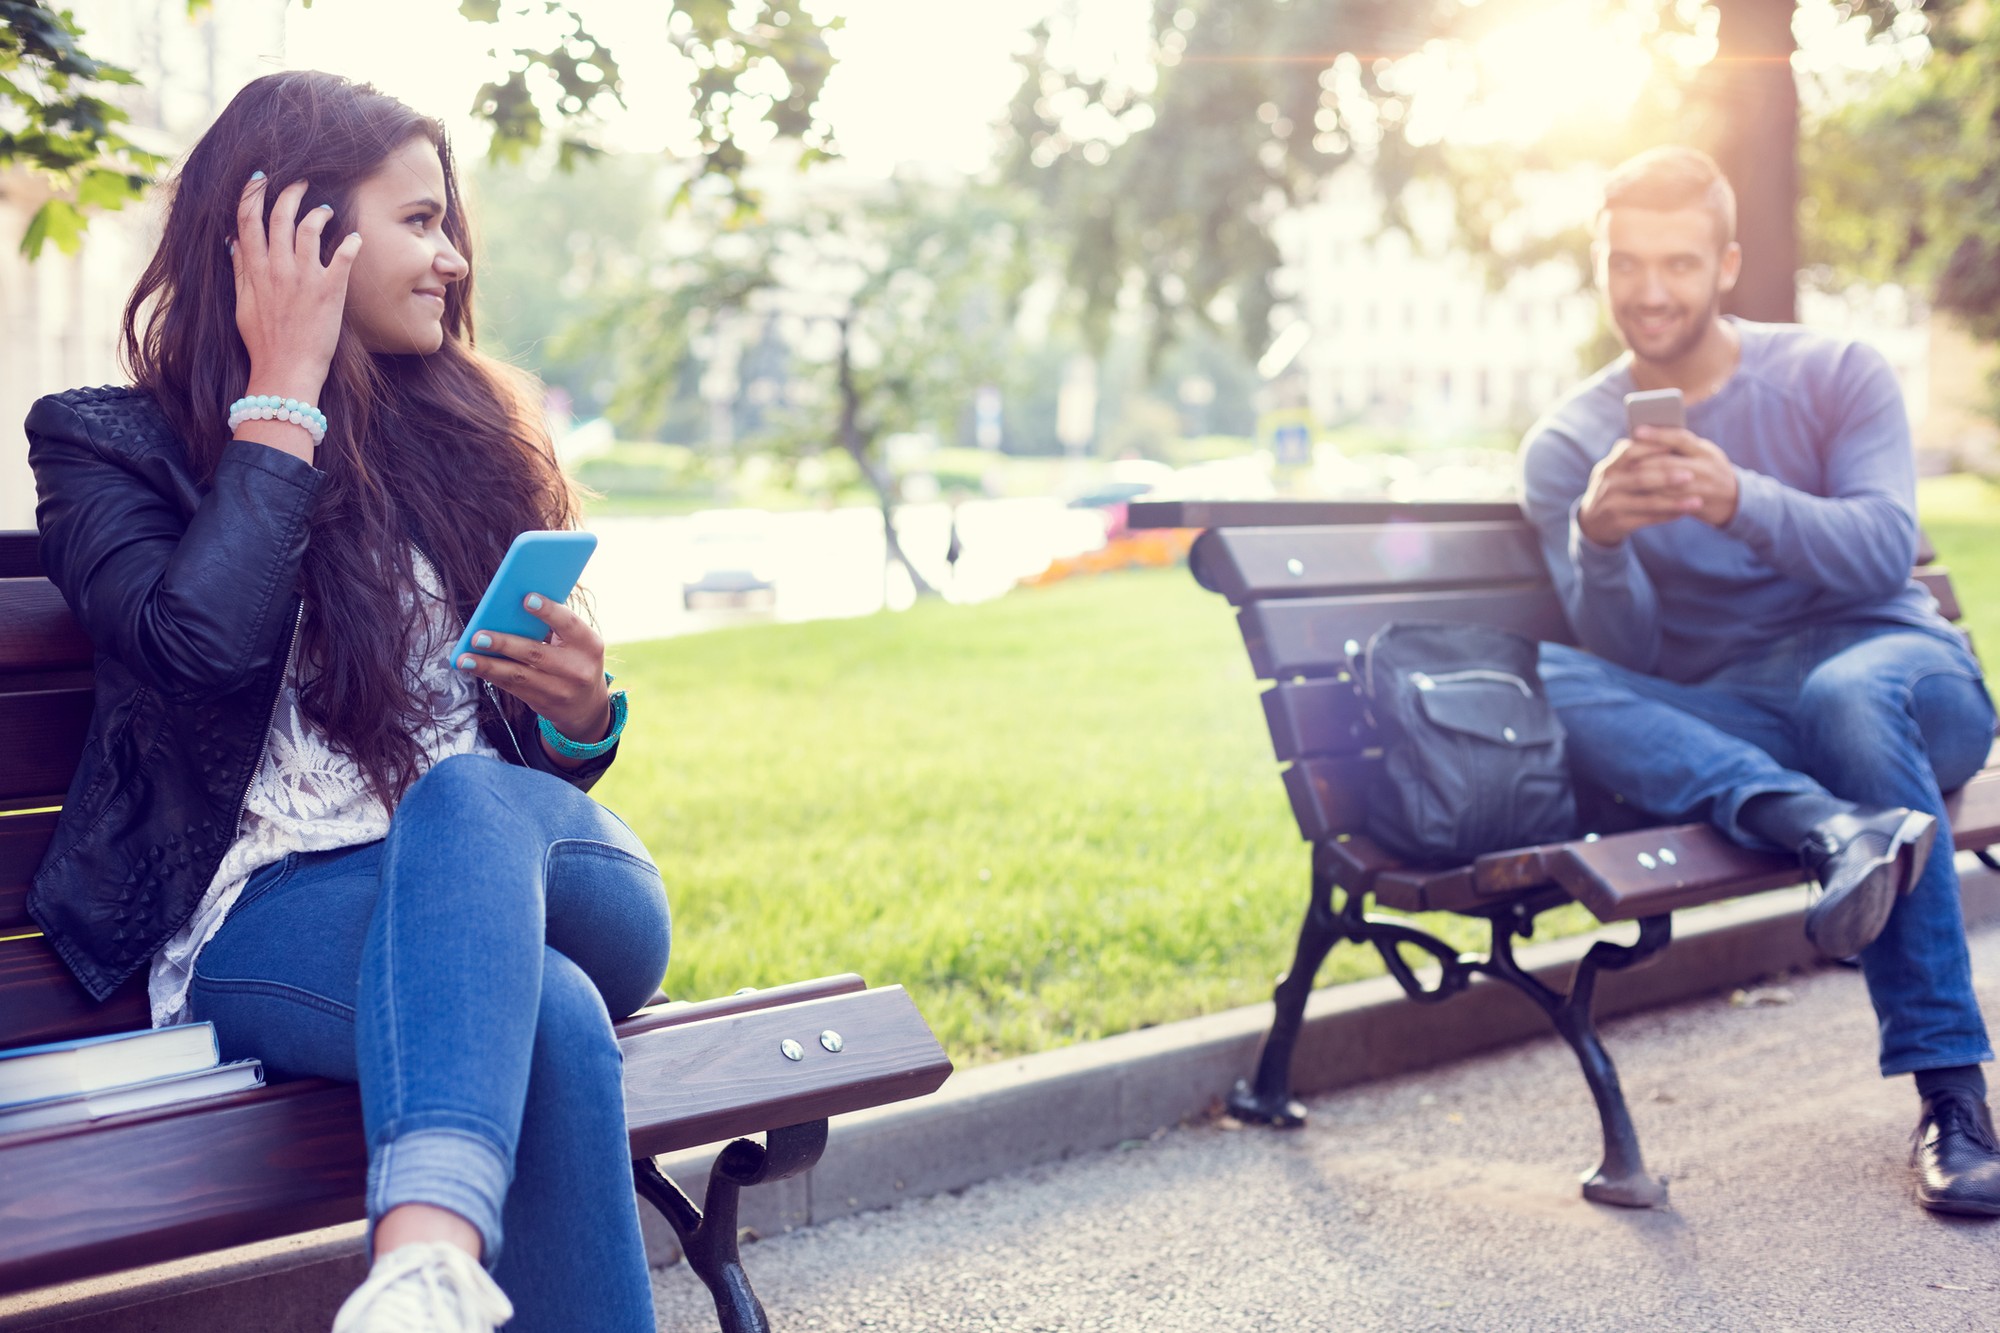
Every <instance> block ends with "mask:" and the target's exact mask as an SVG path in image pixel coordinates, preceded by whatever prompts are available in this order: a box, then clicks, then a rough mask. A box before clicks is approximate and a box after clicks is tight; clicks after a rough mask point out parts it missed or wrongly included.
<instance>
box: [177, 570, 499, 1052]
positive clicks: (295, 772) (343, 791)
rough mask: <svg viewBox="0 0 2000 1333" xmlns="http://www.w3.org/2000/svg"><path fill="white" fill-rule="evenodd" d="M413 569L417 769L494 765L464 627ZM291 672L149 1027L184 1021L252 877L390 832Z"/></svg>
mask: <svg viewBox="0 0 2000 1333" xmlns="http://www.w3.org/2000/svg"><path fill="white" fill-rule="evenodd" d="M413 563H414V565H415V567H416V573H417V585H418V589H419V592H420V594H421V600H422V603H423V622H422V630H421V632H420V633H419V634H418V635H417V636H416V649H415V651H414V652H413V653H412V655H411V659H410V665H409V671H408V676H409V682H410V689H411V690H412V692H414V693H415V694H416V695H417V696H418V697H419V698H422V699H424V700H426V701H427V702H428V705H429V710H428V711H429V713H430V718H431V720H430V723H429V725H428V726H426V727H425V728H424V730H423V733H422V735H420V736H419V737H418V738H417V739H418V750H419V752H420V754H419V759H418V766H419V771H423V770H428V769H429V768H430V766H431V765H432V764H435V763H437V762H438V761H439V760H441V759H443V758H445V757H446V756H448V755H454V754H483V755H488V756H493V757H497V754H496V751H495V750H494V749H493V746H492V745H490V744H489V743H488V742H487V740H486V738H485V737H484V736H482V735H480V733H479V707H478V705H479V693H478V692H479V682H478V681H477V680H475V679H474V678H472V677H471V676H467V675H463V674H461V673H460V672H458V671H454V670H453V669H452V666H451V661H450V658H449V654H450V651H451V646H452V644H453V643H455V642H457V640H458V635H459V631H460V629H461V628H462V627H461V626H460V625H459V623H458V617H457V616H455V615H454V614H453V613H452V611H451V608H450V607H449V606H448V605H447V604H446V602H445V598H444V593H443V588H442V585H441V583H440V581H439V579H438V576H437V571H436V570H434V569H432V568H431V565H430V562H429V561H427V560H425V559H424V558H423V557H422V556H421V555H419V556H417V557H416V559H415V560H414V562H413ZM298 672H299V663H298V661H297V660H296V657H295V658H294V660H293V662H292V663H291V666H290V667H289V668H288V669H287V671H286V673H285V680H284V684H283V685H282V686H280V688H279V691H278V705H277V709H276V711H275V712H274V713H273V714H272V717H271V731H270V735H269V737H268V738H267V739H266V740H265V748H264V759H263V763H262V764H261V765H260V766H259V768H258V770H257V773H256V776H255V777H254V778H252V779H251V782H250V794H249V796H248V797H247V798H246V799H245V800H244V803H243V816H242V819H241V821H240V822H239V825H238V827H237V832H236V841H235V842H233V843H231V844H230V847H229V850H228V851H227V852H226V853H224V854H223V857H222V864H221V865H220V866H218V867H216V871H215V878H214V879H212V880H210V881H209V885H208V891H207V892H205V893H204V894H202V897H201V902H200V904H198V905H197V906H196V907H195V910H194V915H193V916H191V917H189V918H188V923H187V924H186V925H185V926H183V927H182V928H181V929H180V931H179V933H178V934H176V935H175V936H174V937H173V938H172V939H170V940H168V941H167V942H166V943H165V944H163V945H161V946H160V951H159V952H158V953H156V954H154V955H153V971H152V975H151V977H150V978H149V991H150V994H151V998H152V1003H153V1026H155V1027H165V1026H167V1025H168V1024H171V1023H185V1022H187V1021H188V1019H189V1017H190V1015H189V1013H188V1003H187V993H188V983H189V981H190V980H191V979H192V978H193V975H194V963H195V958H196V957H197V956H198V955H199V954H200V953H201V950H202V947H203V946H204V945H206V944H207V943H208V942H209V940H210V939H212V938H213V937H214V935H215V932H216V931H217V930H218V929H220V928H221V926H222V922H223V919H224V918H225V917H227V916H228V915H229V909H230V908H232V907H234V906H235V905H236V899H237V898H238V897H239V896H240V895H241V894H242V892H243V886H244V884H245V883H246V882H247V881H248V880H249V878H250V876H252V875H253V874H255V873H256V872H257V871H259V870H262V869H263V868H264V867H265V866H268V865H271V864H273V863H275V862H278V861H282V860H283V859H284V858H285V857H286V856H287V855H289V854H290V853H292V852H324V851H331V850H333V849H335V848H338V847H355V846H359V845H360V844H362V843H365V842H373V841H375V840H376V839H377V838H380V837H382V836H383V835H384V834H386V833H388V831H389V809H388V807H387V806H385V805H383V803H382V802H381V800H380V799H379V798H378V797H376V796H375V795H374V794H373V793H372V792H371V791H370V790H369V788H368V784H367V783H366V782H365V781H363V779H362V776H361V770H360V769H359V768H358V767H356V766H355V763H354V761H353V760H352V759H350V758H348V757H347V756H346V755H345V754H343V753H341V752H340V751H339V750H336V749H335V748H334V747H333V746H332V745H331V744H330V743H329V742H328V741H327V739H326V737H325V736H323V735H322V734H320V732H319V730H318V729H317V728H315V727H314V726H313V725H312V724H311V723H309V722H307V721H306V719H305V718H304V717H303V716H302V715H301V714H300V712H299V696H298Z"/></svg>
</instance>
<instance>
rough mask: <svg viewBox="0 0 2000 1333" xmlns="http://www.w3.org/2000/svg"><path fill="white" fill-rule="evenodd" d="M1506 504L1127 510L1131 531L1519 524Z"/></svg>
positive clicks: (1173, 505)
mask: <svg viewBox="0 0 2000 1333" xmlns="http://www.w3.org/2000/svg"><path fill="white" fill-rule="evenodd" d="M1521 517H1522V515H1521V507H1520V506H1519V505H1517V504H1514V503H1513V502H1512V501H1507V500H1499V501H1494V500H1441V501H1416V502H1409V501H1401V500H1134V501H1133V502H1132V503H1130V504H1128V505H1127V506H1126V507H1125V522H1126V526H1128V527H1133V528H1269V527H1285V528H1294V527H1338V526H1343V525H1346V524H1352V523H1398V522H1401V523H1487V522H1509V521H1515V522H1518V521H1520V519H1521Z"/></svg>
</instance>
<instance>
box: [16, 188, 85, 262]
mask: <svg viewBox="0 0 2000 1333" xmlns="http://www.w3.org/2000/svg"><path fill="white" fill-rule="evenodd" d="M50 244H53V245H54V246H55V247H56V249H58V250H60V251H62V252H63V253H64V254H66V255H73V254H75V253H76V252H77V249H78V247H80V246H81V245H82V244H83V214H81V213H79V212H77V211H76V206H75V205H74V204H71V203H70V202H69V201H68V200H66V199H51V200H49V201H48V202H47V203H45V204H43V205H42V206H41V207H40V208H38V209H36V210H35V216H34V217H32V218H30V219H28V230H27V233H26V234H25V235H23V236H22V237H21V253H22V254H24V255H26V256H27V257H28V258H29V259H35V258H38V257H39V256H40V255H41V253H42V247H43V246H44V245H50Z"/></svg>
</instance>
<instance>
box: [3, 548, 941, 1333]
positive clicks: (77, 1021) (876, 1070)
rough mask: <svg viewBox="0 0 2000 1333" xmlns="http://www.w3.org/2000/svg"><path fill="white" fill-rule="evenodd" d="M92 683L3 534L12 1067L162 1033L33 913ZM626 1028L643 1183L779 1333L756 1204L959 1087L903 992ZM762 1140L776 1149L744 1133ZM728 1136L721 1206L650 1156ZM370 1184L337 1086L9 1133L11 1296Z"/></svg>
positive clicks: (825, 986)
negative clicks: (35, 1054)
mask: <svg viewBox="0 0 2000 1333" xmlns="http://www.w3.org/2000/svg"><path fill="white" fill-rule="evenodd" d="M91 679H92V652H91V646H90V643H89V641H88V639H86V638H85V637H84V634H83V631H82V630H81V629H80V628H79V627H78V625H77V624H76V622H75V621H74V620H73V619H72V618H71V617H70V614H69V610H68V608H67V607H66V606H65V605H64V603H63V600H62V597H61V595H60V594H59V593H57V591H56V590H55V588H54V587H53V586H52V585H51V584H50V583H49V582H48V581H47V579H45V578H43V577H42V571H41V568H40V565H39V561H38V559H37V556H36V539H35V534H33V533H32V532H10V533H0V1049H4V1048H9V1047H16V1046H24V1045H32V1044H34V1043H37V1042H45V1041H56V1040H61V1039H65V1038H70V1037H83V1036H89V1035H91V1034H94V1033H100V1032H116V1031H127V1030H131V1029H135V1028H143V1027H146V1026H147V1025H148V1022H149V1018H148V1009H147V1001H146V990H145V974H144V972H143V970H142V971H141V973H140V974H139V975H138V976H137V977H135V978H134V979H133V980H132V981H131V982H129V983H128V984H126V985H125V986H123V987H122V988H121V989H120V990H119V991H118V992H117V993H116V994H115V995H114V996H112V997H111V998H110V999H109V1000H107V1001H105V1002H104V1003H103V1004H101V1005H100V1004H94V1003H92V1002H91V1000H90V999H89V997H88V996H87V995H86V994H85V993H84V991H83V989H82V987H80V986H79V985H77V983H76V982H75V981H74V980H73V979H72V978H71V977H70V975H69V973H68V972H67V970H65V969H64V967H63V965H62V964H61V962H60V961H58V959H57V958H56V955H55V953H54V951H53V950H52V949H50V948H49V947H48V945H47V944H46V942H45V941H44V940H43V939H42V938H41V937H40V935H39V933H38V932H37V931H36V928H35V925H34V923H33V921H32V920H31V919H30V918H29V917H28V915H27V913H26V911H25V908H24V904H25V901H26V898H27V892H28V885H29V881H30V879H31V877H32V876H33V874H34V871H35V867H36V866H37V865H38V864H39V863H40V861H41V858H42V855H43V852H44V850H45V848H46V847H47V846H48V842H49V838H50V836H51V834H52V833H53V832H54V830H55V823H56V809H55V807H57V806H59V805H60V804H61V802H62V798H63V793H64V791H65V790H66V788H67V787H68V785H69V780H70V776H71V774H72V773H73V772H74V771H75V768H76V763H77V758H78V755H79V753H80V751H81V747H82V742H83V734H84V729H85V725H86V723H87V722H88V721H89V718H90V710H91ZM617 1030H618V1038H619V1043H620V1045H621V1046H622V1047H623V1049H624V1055H625V1111H626V1119H627V1121H628V1122H629V1124H630V1128H631V1139H632V1157H633V1161H634V1165H633V1170H634V1176H635V1183H636V1187H637V1189H638V1190H639V1192H640V1193H641V1194H642V1195H643V1196H644V1197H646V1198H647V1199H648V1200H650V1201H651V1202H652V1203H653V1204H654V1205H655V1206H657V1207H658V1208H659V1209H660V1211H661V1212H663V1213H664V1214H665V1215H666V1218H667V1221H668V1222H669V1223H670V1224H671V1225H672V1227H673V1229H674V1232H675V1234H676V1235H677V1236H678V1238H679V1240H680V1245H681V1249H682V1253H683V1254H685V1255H686V1257H687V1259H688V1263H689V1266H690V1267H691V1268H692V1269H693V1270H694V1271H695V1273H696V1274H698V1275H699V1276H700V1277H701V1279H702V1281H703V1282H705V1283H706V1284H707V1285H708V1287H709V1290H710V1292H711V1293H712V1294H713V1295H714V1297H715V1302H716V1310H717V1314H718V1317H719V1319H720V1323H721V1327H722V1328H723V1330H724V1333H750V1331H751V1330H762V1329H766V1328H768V1327H769V1324H768V1322H767V1321H766V1320H765V1317H764V1312H763V1309H762V1307H761V1306H759V1305H758V1303H757V1298H756V1296H755V1295H754V1294H753V1292H752V1291H751V1288H750V1284H749V1280H748V1279H747V1278H746V1277H745V1275H744V1272H743V1266H742V1260H741V1258H740V1256H739V1254H738V1251H737V1227H736V1218H737V1195H738V1191H739V1190H741V1189H743V1188H744V1187H747V1186H751V1185H756V1184H760V1183H764V1182H768V1181H776V1180H782V1179H785V1178H786V1177H789V1176H793V1175H796V1174H797V1173H799V1172H801V1171H804V1170H806V1169H807V1168H809V1167H811V1166H812V1165H813V1164H814V1163H815V1162H816V1161H817V1160H818V1159H819V1156H820V1153H821V1151H822V1150H823V1149H824V1147H825V1146H826V1136H827V1119H828V1117H830V1116H836V1115H841V1114H843V1113H846V1112H849V1111H857V1110H861V1109H863V1108H864V1107H870V1106H877V1105H881V1104H883V1103H887V1102H895V1101H901V1100H904V1099H907V1098H912V1097H921V1096H923V1095H925V1094H926V1093H929V1092H932V1091H935V1090H936V1089H937V1088H938V1087H939V1086H940V1085H941V1084H942V1083H943V1082H944V1081H945V1079H946V1077H947V1076H948V1075H949V1074H950V1073H951V1062H950V1060H948V1059H947V1058H946V1056H945V1053H944V1051H943V1049H942V1048H940V1047H939V1045H938V1043H937V1040H936V1038H935V1037H933V1036H932V1035H931V1031H930V1028H929V1026H928V1025H926V1024H925V1022H924V1020H923V1017H922V1015H921V1014H919V1013H918V1012H917V1009H916V1006H915V1005H914V1004H913V1003H912V1002H911V1000H910V997H909V995H908V994H907V993H905V991H904V990H903V988H902V987H900V986H882V987H877V988H874V989H872V990H871V989H869V988H868V987H867V985H866V984H865V983H864V982H863V981H862V980H861V978H859V977H856V976H836V977H825V978H821V979H819V980H817V981H805V982H799V983H797V984H794V985H788V986H780V987H776V988H773V989H768V990H761V991H750V992H745V993H742V994H738V995H733V996H729V997H727V998H724V999H718V1000H709V1001H703V1002H700V1003H694V1004H688V1003H680V1004H674V1003H662V1004H657V1005H653V1006H650V1007H648V1008H647V1009H644V1010H642V1011H641V1012H639V1013H638V1014H636V1015H634V1016H632V1017H631V1018H628V1019H626V1020H625V1021H623V1022H622V1023H619V1024H618V1025H617ZM759 1133H761V1134H764V1135H765V1136H766V1139H765V1142H764V1143H763V1144H761V1145H760V1144H758V1143H757V1142H755V1141H754V1140H752V1139H749V1138H738V1137H737V1136H740V1135H752V1134H759ZM725 1139H735V1141H734V1142H732V1143H730V1144H729V1146H728V1147H726V1148H724V1149H723V1151H722V1153H721V1155H720V1156H719V1157H718V1158H717V1159H716V1162H715V1166H714V1169H713V1171H712V1172H711V1174H710V1176H709V1180H708V1188H707V1193H706V1198H705V1201H704V1205H703V1206H702V1207H697V1206H696V1205H695V1204H693V1203H692V1202H691V1201H689V1199H688V1198H687V1197H686V1196H685V1195H684V1194H682V1193H681V1191H680V1190H679V1189H678V1188H677V1187H676V1186H675V1185H674V1184H673V1182H672V1181H670V1180H668V1179H667V1178H666V1177H665V1176H664V1175H662V1174H661V1173H660V1172H659V1170H658V1169H657V1168H656V1167H655V1165H654V1163H653V1160H652V1159H653V1158H654V1157H655V1156H657V1155H659V1154H662V1153H668V1152H674V1151H677V1150H679V1149H682V1148H691V1147H696V1146H699V1145H702V1144H709V1143H716V1142H720V1141H722V1140H725ZM367 1170H368V1161H367V1152H366V1148H365V1145H364V1143H363V1140H362V1134H361V1110H360V1100H359V1097H358V1095H357V1092H356V1089H355V1087H354V1086H353V1085H352V1084H346V1083H334V1082H330V1081H327V1080H324V1079H299V1080H294V1081H289V1082H282V1083H274V1084H271V1085H269V1086H266V1087H263V1088H260V1089H257V1090H254V1091H250V1092H243V1093H237V1094H232V1095H230V1096H226V1097H220V1098H215V1099H212V1100H208V1101H202V1102H196V1103H191V1104H187V1105H183V1106H176V1107H167V1108H162V1109H159V1110H155V1111H142V1112H135V1113H130V1114H126V1115H119V1116H112V1117H107V1118H105V1119H101V1120H97V1121H94V1122H87V1123H81V1124H74V1125H63V1126H59V1127H49V1128H45V1129H36V1130H26V1131H20V1132H16V1133H13V1134H4V1135H0V1294H8V1293H13V1292H18V1291H24V1290H27V1289H30V1288H35V1287H42V1286H48V1285H51V1284H55V1283H59V1282H67V1281H71V1280H75V1279H80V1278H86V1277H92V1276H97V1275H100V1274H105V1273H111V1272H117V1271H122V1270H125V1269H130V1268H136V1267H140V1266H142V1265H146V1264H153V1263H158V1262H162V1261H164V1260H169V1259H178V1258H184V1257H188V1256H192V1255H200V1254H206V1253H209V1252H211V1251H215V1250H220V1249H224V1248H227V1247H230V1246H235V1245H243V1244H247V1243H250V1242H253V1241H260V1240H268V1239H271V1238H274V1237H279V1236H285V1235H290V1234H293V1233H296V1232H301V1231H307V1230H312V1229H315V1228H319V1227H326V1226H332V1225H334V1224H337V1223H341V1222H349V1221H353V1220H355V1219H358V1218H360V1217H362V1216H363V1213H364V1208H363V1198H364V1187H365V1185H366V1181H367Z"/></svg>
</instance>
